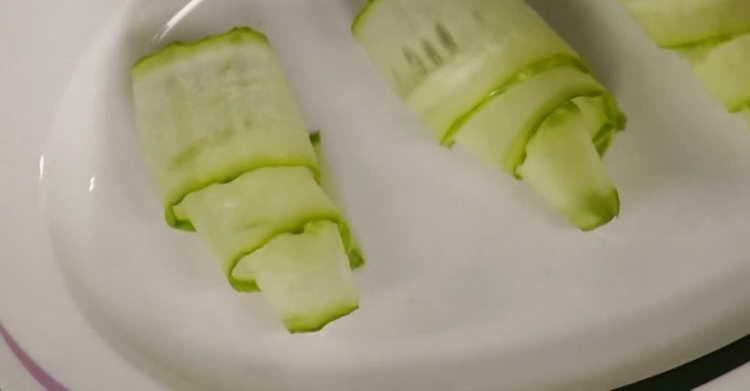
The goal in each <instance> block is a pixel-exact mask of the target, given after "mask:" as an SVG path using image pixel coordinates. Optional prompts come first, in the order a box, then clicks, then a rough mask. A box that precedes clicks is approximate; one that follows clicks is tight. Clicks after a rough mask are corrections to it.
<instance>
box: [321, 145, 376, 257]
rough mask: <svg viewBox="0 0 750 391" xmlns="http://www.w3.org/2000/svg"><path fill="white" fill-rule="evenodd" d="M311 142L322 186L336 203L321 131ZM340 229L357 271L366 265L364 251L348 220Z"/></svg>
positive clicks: (342, 222) (335, 194)
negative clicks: (318, 166)
mask: <svg viewBox="0 0 750 391" xmlns="http://www.w3.org/2000/svg"><path fill="white" fill-rule="evenodd" d="M310 142H311V143H312V145H313V148H314V149H315V154H316V155H317V157H318V164H319V165H320V181H319V183H320V186H321V187H322V188H323V190H324V191H325V192H326V194H328V196H329V197H331V199H333V201H334V202H338V201H339V196H338V191H337V190H336V189H337V188H336V186H334V184H333V181H332V179H331V177H330V170H329V169H328V161H327V160H326V158H325V154H324V153H323V143H322V141H321V136H320V132H319V131H315V132H313V133H312V134H311V135H310ZM339 229H340V230H341V237H342V238H343V240H344V245H345V246H346V252H347V254H349V261H350V264H351V266H352V269H356V268H358V267H361V266H363V265H364V264H365V257H364V253H363V251H362V247H361V246H360V245H359V242H358V241H357V236H356V235H354V233H353V232H352V231H351V228H350V227H349V226H348V224H346V220H343V221H341V222H339Z"/></svg>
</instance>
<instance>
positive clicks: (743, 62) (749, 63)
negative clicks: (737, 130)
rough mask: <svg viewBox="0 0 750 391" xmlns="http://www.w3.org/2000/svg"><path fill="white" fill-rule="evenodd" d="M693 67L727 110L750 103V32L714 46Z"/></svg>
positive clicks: (736, 109)
mask: <svg viewBox="0 0 750 391" xmlns="http://www.w3.org/2000/svg"><path fill="white" fill-rule="evenodd" d="M748 4H750V2H748ZM694 68H695V73H696V74H697V75H698V76H699V77H700V78H701V79H702V80H703V82H704V83H705V85H706V87H707V88H708V89H709V90H710V91H711V92H712V93H713V94H714V95H716V96H717V97H718V98H719V99H720V100H721V101H722V103H724V105H725V106H726V107H727V109H728V110H729V111H730V112H737V111H740V110H743V109H744V108H745V107H746V106H748V105H750V34H747V35H743V36H741V37H738V38H735V39H733V40H730V41H727V42H724V43H722V44H721V45H718V46H716V47H715V48H713V49H712V50H710V51H709V52H708V53H707V54H706V55H705V56H703V58H702V60H700V61H698V62H696V63H695V66H694Z"/></svg>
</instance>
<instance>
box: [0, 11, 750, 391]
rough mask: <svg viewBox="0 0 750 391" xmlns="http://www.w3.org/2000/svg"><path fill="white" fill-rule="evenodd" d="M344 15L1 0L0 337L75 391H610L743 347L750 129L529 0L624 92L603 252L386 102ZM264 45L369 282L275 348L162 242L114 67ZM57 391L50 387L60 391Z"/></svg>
mask: <svg viewBox="0 0 750 391" xmlns="http://www.w3.org/2000/svg"><path fill="white" fill-rule="evenodd" d="M356 3H357V2H356V1H351V0H319V1H303V0H284V1H271V0H268V1H261V0H206V1H191V2H189V3H187V2H185V1H172V0H169V1H166V0H165V1H146V0H139V1H135V0H131V1H124V0H122V1H114V0H111V1H103V0H78V1H75V2H47V1H31V2H28V1H12V2H8V4H7V7H4V8H5V9H4V10H3V11H2V12H1V13H0V37H2V38H0V42H2V45H1V46H0V61H1V63H2V64H3V65H2V69H3V71H2V74H1V75H0V78H2V88H0V99H1V100H0V102H1V104H0V107H2V108H3V112H2V115H0V123H1V124H2V129H3V132H2V133H1V134H0V140H1V141H0V156H2V158H1V159H2V162H3V164H2V165H0V178H2V179H1V181H2V184H3V185H2V187H0V189H2V190H1V191H0V204H2V205H3V208H2V211H0V213H1V215H0V216H1V217H2V224H0V238H2V243H3V245H2V246H0V258H2V262H0V305H1V307H0V310H1V311H2V312H1V313H0V321H2V324H3V326H4V329H6V330H7V331H8V332H9V334H8V335H12V338H13V340H14V341H15V342H17V346H19V347H21V348H23V349H24V350H25V352H26V353H27V354H28V357H29V358H32V359H34V360H35V362H36V364H37V365H38V368H40V369H43V370H44V371H46V373H47V374H48V375H50V377H51V378H54V379H55V381H56V382H57V383H56V384H62V385H65V386H66V387H68V388H69V389H75V390H95V389H118V390H119V389H122V390H125V389H138V390H150V389H167V388H171V389H180V390H183V389H184V390H190V389H196V390H206V389H217V390H218V389H227V390H237V389H254V390H270V391H273V390H300V389H305V390H358V391H359V390H361V391H369V390H373V391H376V390H391V389H392V390H414V391H416V390H498V389H530V390H531V389H534V390H538V389H548V388H560V389H576V390H579V389H603V388H610V387H616V386H620V385H624V384H628V383H631V382H633V381H636V380H638V379H641V378H644V377H648V376H651V375H653V374H656V373H659V372H662V371H664V370H667V369H670V368H672V367H674V366H676V365H678V364H682V363H684V362H687V361H689V360H692V359H694V358H696V357H699V356H701V355H703V354H706V353H708V352H710V351H712V350H714V349H717V348H719V347H721V346H723V345H726V344H728V343H730V342H732V341H734V340H737V339H739V338H741V337H743V336H744V335H745V334H747V332H748V330H750V306H748V304H747V303H750V284H748V283H747V281H748V278H750V255H748V254H750V240H748V238H749V237H750V224H748V223H747V220H748V217H749V216H750V212H749V211H750V177H748V173H747V171H748V170H747V168H748V167H750V153H749V152H748V151H750V135H749V134H748V131H747V129H746V128H745V126H744V124H743V123H742V121H741V120H740V119H738V118H733V117H731V116H730V115H728V114H726V113H725V112H724V110H723V109H722V108H721V107H720V105H719V104H718V103H716V102H715V101H714V100H712V99H711V97H709V96H708V94H707V93H706V92H705V91H704V90H703V88H702V87H701V86H700V84H699V83H698V81H697V80H696V79H695V78H694V77H693V75H692V74H691V71H690V69H689V66H688V65H687V64H686V63H684V62H682V61H681V60H680V59H678V58H677V57H676V56H674V55H673V54H670V53H668V52H665V51H661V50H659V49H657V48H655V47H654V46H653V45H652V44H651V43H650V42H649V41H648V40H647V39H646V37H645V36H644V35H643V34H642V33H641V31H640V30H639V29H638V28H637V26H635V24H634V23H633V21H632V20H631V19H630V18H629V17H628V15H627V14H626V13H625V11H624V9H623V8H622V7H621V6H619V5H618V4H617V2H615V1H600V0H560V1H543V0H535V1H531V3H532V5H533V6H535V7H536V8H537V9H538V10H539V11H540V13H541V14H542V15H543V16H544V17H545V18H547V20H548V21H549V22H550V24H552V25H553V26H554V27H555V28H556V29H557V30H558V31H560V32H561V34H562V35H563V36H565V38H567V39H568V40H569V41H570V42H571V43H572V44H573V46H574V47H576V48H577V49H578V50H579V51H580V52H581V53H582V54H583V55H584V56H585V57H586V58H587V59H588V60H589V62H590V64H591V66H592V67H593V69H594V71H595V72H596V73H597V74H598V75H599V76H600V77H601V79H602V80H603V81H604V82H605V83H606V84H607V85H608V86H609V87H610V88H611V89H612V90H613V91H614V92H615V93H616V95H617V96H618V97H619V99H620V101H621V103H622V105H623V108H624V110H625V111H626V112H627V114H628V116H629V119H630V122H629V126H628V130H627V132H625V133H623V134H622V135H621V136H620V137H619V139H618V140H617V142H616V143H615V144H614V146H613V148H612V150H611V152H610V153H609V154H608V156H607V164H608V166H609V168H610V172H611V173H612V175H613V176H614V178H615V181H616V183H618V185H619V189H620V191H621V195H622V199H623V211H622V216H621V218H619V219H618V220H616V221H614V222H613V223H611V224H609V225H607V226H606V227H604V228H602V229H599V230H597V231H595V232H592V233H582V232H579V231H577V230H575V229H572V228H571V227H569V226H567V225H566V224H565V223H564V222H562V221H560V220H559V219H558V218H557V217H556V216H555V215H554V214H553V213H550V212H549V211H547V210H545V209H544V208H543V206H542V205H541V203H540V201H539V200H538V199H537V198H536V197H535V195H534V194H533V193H532V192H531V191H530V190H528V189H527V188H526V186H524V185H523V184H522V183H518V182H516V181H514V180H512V179H510V178H508V177H506V176H505V175H503V174H501V173H499V172H498V171H497V170H496V169H493V168H490V167H486V166H484V165H483V164H481V163H479V162H477V161H475V159H473V158H471V157H469V156H468V155H466V154H464V153H462V152H461V151H457V150H456V151H451V150H446V149H443V148H441V147H439V146H438V145H437V143H435V142H433V140H432V139H431V138H430V135H429V132H428V131H427V130H425V129H424V128H423V127H422V126H421V125H420V124H419V121H418V120H417V119H416V118H415V117H414V116H413V114H411V113H410V112H409V111H408V110H407V108H406V107H405V106H404V105H403V104H402V103H401V102H400V101H399V100H398V99H397V98H396V97H395V96H394V95H393V94H392V93H391V91H390V90H389V89H388V87H387V85H386V83H385V82H384V81H383V80H382V79H381V78H380V76H379V75H378V73H377V72H376V70H375V69H374V67H373V66H372V65H371V64H370V62H369V60H368V58H367V56H366V54H365V53H364V51H363V49H362V48H360V47H358V46H357V44H356V43H355V42H354V41H353V39H352V38H351V35H350V33H349V24H350V22H351V19H352V17H353V16H354V14H355V13H356V10H357V4H356ZM236 25H252V26H255V27H257V28H258V29H261V30H263V31H265V32H266V33H267V34H268V36H269V37H270V39H271V41H272V43H273V45H274V47H275V48H276V49H277V51H278V53H279V56H280V57H281V60H282V62H283V66H284V69H285V71H286V73H287V75H288V78H289V80H290V83H291V84H292V86H293V89H294V92H295V93H296V96H297V97H298V100H299V102H300V105H301V107H302V110H303V112H304V115H305V118H306V120H307V123H308V124H309V126H310V128H311V129H322V130H323V131H322V132H323V133H322V134H323V137H324V148H325V149H326V152H327V155H328V159H329V162H330V165H331V167H332V175H333V177H334V180H335V182H336V183H337V187H338V189H339V190H340V195H341V199H342V205H343V207H344V208H345V210H346V212H347V214H348V215H349V216H350V219H351V223H352V226H353V227H354V229H355V231H356V232H357V234H358V236H359V237H360V238H361V242H362V245H363V247H364V250H365V252H366V254H367V258H368V261H369V263H368V264H367V266H366V267H365V268H363V269H361V270H359V271H357V272H356V278H357V280H358V284H359V286H360V287H361V290H362V300H361V309H360V310H359V311H356V312H355V313H353V314H352V315H351V316H348V317H345V318H343V319H341V320H339V321H337V322H335V323H333V324H331V325H330V326H329V327H327V328H326V329H324V330H323V331H322V332H320V333H317V334H307V335H289V334H288V333H287V332H286V331H285V330H284V328H283V327H282V325H281V324H280V323H279V322H278V320H277V319H276V317H275V316H274V315H273V314H272V313H271V311H270V310H269V309H268V307H267V306H266V305H265V304H264V302H263V299H262V297H260V295H252V294H250V295H241V294H236V293H234V292H233V291H232V290H231V289H230V288H229V286H228V285H227V283H226V281H225V279H224V277H223V276H222V273H221V271H220V269H219V268H218V267H217V264H216V262H215V261H214V259H213V257H212V256H211V254H210V253H209V251H208V250H207V249H206V248H205V245H204V244H203V243H201V242H200V241H199V240H197V238H196V237H194V236H193V235H190V234H186V233H183V232H178V231H174V230H171V229H169V228H168V227H167V226H166V225H165V224H164V222H163V220H162V213H161V210H160V205H159V201H158V197H157V196H156V195H155V192H154V190H153V188H152V186H151V185H150V182H149V178H148V174H147V172H146V170H145V168H144V166H143V163H142V160H141V155H140V153H139V149H138V143H137V140H136V131H135V126H134V124H133V115H132V107H131V104H130V94H129V89H130V80H129V74H128V70H129V67H130V65H131V64H133V63H134V61H136V60H137V59H138V58H139V57H140V56H142V55H143V54H145V53H147V52H148V51H150V50H153V49H155V48H157V47H159V46H160V45H163V44H164V43H166V42H170V41H173V40H177V39H179V40H188V39H195V38H199V37H202V36H204V35H208V34H213V33H219V32H222V31H224V30H227V29H229V28H231V27H233V26H236ZM50 384H51V383H50Z"/></svg>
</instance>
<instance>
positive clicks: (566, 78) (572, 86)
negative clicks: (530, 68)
mask: <svg viewBox="0 0 750 391" xmlns="http://www.w3.org/2000/svg"><path fill="white" fill-rule="evenodd" d="M605 92H606V90H605V89H604V87H602V85H601V84H599V83H598V82H597V81H596V80H594V79H593V78H592V77H591V76H590V75H589V74H586V73H583V72H581V71H580V70H579V69H577V68H571V67H564V68H558V69H553V70H550V71H547V72H545V73H542V74H539V75H537V76H535V77H533V78H531V79H529V80H527V81H526V82H524V83H522V84H519V85H517V86H515V87H513V88H511V89H510V90H508V91H507V92H506V93H504V94H502V95H499V96H496V97H495V98H494V99H492V100H490V101H489V102H488V103H487V105H486V106H484V107H483V108H481V110H479V111H478V112H477V113H476V114H475V115H474V116H472V117H471V118H470V119H469V120H468V121H466V122H465V123H464V124H463V125H462V127H461V130H460V131H459V132H458V133H457V134H456V143H457V144H459V145H461V146H463V147H464V148H466V149H468V150H469V151H470V152H471V153H473V154H474V155H476V156H478V157H479V158H481V159H483V160H485V161H487V162H490V163H493V164H498V165H500V166H501V167H503V168H504V169H505V170H506V171H507V172H509V173H511V174H513V175H517V172H516V169H517V168H518V166H520V165H521V164H522V163H523V160H524V158H525V154H526V145H527V144H528V142H529V140H530V139H531V137H532V136H533V135H534V133H535V132H536V130H537V129H538V128H539V126H540V125H541V123H542V121H544V119H545V118H546V117H547V116H548V115H550V114H551V113H552V112H553V111H555V110H556V109H557V108H558V107H560V106H561V105H563V104H565V103H567V102H569V101H571V100H573V99H575V98H579V97H598V96H602V95H603V94H604V93H605ZM592 137H593V136H590V137H589V142H591V139H592Z"/></svg>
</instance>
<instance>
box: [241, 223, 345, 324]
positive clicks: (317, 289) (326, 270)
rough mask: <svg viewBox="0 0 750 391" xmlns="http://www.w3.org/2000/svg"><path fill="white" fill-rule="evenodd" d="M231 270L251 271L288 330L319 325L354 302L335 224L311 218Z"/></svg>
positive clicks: (249, 272) (342, 247) (337, 314)
mask: <svg viewBox="0 0 750 391" xmlns="http://www.w3.org/2000/svg"><path fill="white" fill-rule="evenodd" d="M234 274H235V276H237V277H240V278H243V277H244V278H250V277H252V278H253V279H255V281H257V283H258V286H259V287H260V289H261V291H262V292H263V295H264V296H265V297H266V298H267V299H268V301H269V303H270V304H271V306H272V307H274V309H275V310H276V311H277V312H278V313H279V315H280V316H281V318H282V319H283V321H284V323H285V324H286V326H287V328H288V329H289V331H291V332H293V333H296V332H308V331H317V330H320V329H321V328H322V327H323V326H325V325H326V324H328V323H329V322H331V321H333V320H335V319H337V318H340V317H342V316H344V315H347V314H349V313H350V312H352V311H354V310H356V309H357V308H358V307H359V293H358V292H357V289H356V287H355V286H354V279H353V276H352V272H351V268H350V267H349V259H348V257H347V253H346V250H345V246H344V244H343V242H342V240H341V234H340V232H339V226H338V225H337V224H335V223H332V222H330V221H325V220H321V221H312V222H309V223H307V224H305V225H304V227H303V228H302V230H301V231H300V232H299V233H284V234H281V235H278V236H275V237H274V238H273V239H272V240H271V241H269V242H268V243H267V244H266V245H265V246H263V247H262V248H260V249H258V250H257V251H255V252H253V253H251V254H249V255H247V256H245V257H244V258H242V260H241V261H240V262H239V264H238V266H237V269H236V270H235V273H234Z"/></svg>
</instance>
